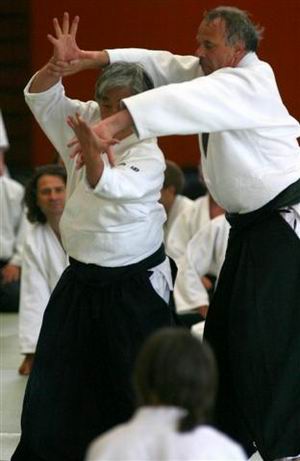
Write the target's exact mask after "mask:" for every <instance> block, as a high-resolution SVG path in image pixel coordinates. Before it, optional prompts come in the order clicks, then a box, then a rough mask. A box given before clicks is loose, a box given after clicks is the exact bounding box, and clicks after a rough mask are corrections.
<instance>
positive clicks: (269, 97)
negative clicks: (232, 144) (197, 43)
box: [123, 61, 298, 139]
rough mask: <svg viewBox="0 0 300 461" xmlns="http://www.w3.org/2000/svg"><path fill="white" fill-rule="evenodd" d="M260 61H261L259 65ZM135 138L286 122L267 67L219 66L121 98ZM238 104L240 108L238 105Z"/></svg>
mask: <svg viewBox="0 0 300 461" xmlns="http://www.w3.org/2000/svg"><path fill="white" fill-rule="evenodd" d="M262 66H264V67H263V68H262ZM123 103H124V104H125V106H126V107H127V109H128V110H129V112H130V114H131V116H132V118H133V120H134V124H135V128H136V131H137V133H138V136H139V138H140V139H146V138H149V137H153V136H168V135H174V134H181V135H187V134H195V133H212V132H218V131H226V130H247V129H255V128H268V127H276V126H278V128H282V127H284V126H286V124H287V121H288V123H289V124H290V125H294V128H295V134H296V132H298V124H297V123H296V120H294V119H293V118H292V117H287V115H288V114H287V110H286V108H285V107H284V105H283V104H282V103H281V100H280V99H279V96H278V89H277V85H276V82H275V78H274V74H273V71H272V69H271V67H270V66H269V65H268V64H266V63H263V62H261V61H258V64H257V65H256V67H255V66H254V68H251V69H248V68H242V67H241V68H239V67H235V68H229V67H227V68H223V69H219V70H217V71H215V72H213V73H212V74H210V75H207V76H204V77H200V78H194V79H193V80H191V81H188V82H182V83H174V84H170V85H165V86H162V87H159V88H155V89H154V90H149V91H146V92H144V93H142V94H138V95H135V96H132V97H130V98H126V99H124V100H123ZM241 108H242V110H241Z"/></svg>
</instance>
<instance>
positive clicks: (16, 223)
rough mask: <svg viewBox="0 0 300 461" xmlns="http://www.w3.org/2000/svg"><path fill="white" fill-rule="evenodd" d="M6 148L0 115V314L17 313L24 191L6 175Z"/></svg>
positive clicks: (23, 230) (6, 141)
mask: <svg viewBox="0 0 300 461" xmlns="http://www.w3.org/2000/svg"><path fill="white" fill-rule="evenodd" d="M8 147H9V144H8V139H7V135H6V131H5V126H4V123H3V120H2V116H1V112H0V197H1V219H0V312H17V311H18V307H19V291H20V273H21V253H22V243H23V238H24V232H25V227H26V223H25V217H24V213H23V196H24V188H23V186H22V185H21V184H20V183H18V182H17V181H15V180H13V179H11V178H10V177H8V174H7V169H6V165H5V161H4V152H5V151H6V150H7V149H8Z"/></svg>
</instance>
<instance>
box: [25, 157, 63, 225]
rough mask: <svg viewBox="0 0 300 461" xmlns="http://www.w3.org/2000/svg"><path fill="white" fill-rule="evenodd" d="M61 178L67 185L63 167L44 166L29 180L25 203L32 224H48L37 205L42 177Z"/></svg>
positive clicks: (37, 169)
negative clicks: (38, 185)
mask: <svg viewBox="0 0 300 461" xmlns="http://www.w3.org/2000/svg"><path fill="white" fill-rule="evenodd" d="M44 175H49V176H59V177H60V178H61V179H62V180H63V182H64V183H65V184H66V183H67V172H66V170H65V168H64V167H63V166H61V165H43V166H40V167H38V168H36V170H35V172H34V174H33V176H32V177H31V178H30V179H29V181H28V183H27V185H26V189H25V196H24V202H25V205H26V207H27V218H28V220H29V221H30V222H31V223H35V222H39V223H42V224H44V223H45V222H47V219H46V216H45V215H44V213H43V212H42V211H41V209H40V207H39V206H38V204H37V183H38V180H39V179H40V177H41V176H44Z"/></svg>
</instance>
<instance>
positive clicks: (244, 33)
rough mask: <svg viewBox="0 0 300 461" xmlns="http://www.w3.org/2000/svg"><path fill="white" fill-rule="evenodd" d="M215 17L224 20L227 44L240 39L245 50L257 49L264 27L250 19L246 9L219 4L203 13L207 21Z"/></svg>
mask: <svg viewBox="0 0 300 461" xmlns="http://www.w3.org/2000/svg"><path fill="white" fill-rule="evenodd" d="M216 18H221V19H223V21H224V22H225V26H226V34H227V42H228V44H230V45H234V44H235V43H236V42H238V41H239V40H242V41H243V42H244V43H245V48H246V50H247V51H256V50H257V47H258V44H259V42H260V40H261V39H262V34H263V31H264V29H263V28H262V27H260V26H259V25H256V24H254V23H253V22H252V21H251V20H250V17H249V13H248V12H247V11H242V10H240V9H239V8H235V7H233V6H219V7H217V8H214V9H212V10H210V11H208V12H205V13H204V20H205V21H207V22H211V21H213V20H214V19H216Z"/></svg>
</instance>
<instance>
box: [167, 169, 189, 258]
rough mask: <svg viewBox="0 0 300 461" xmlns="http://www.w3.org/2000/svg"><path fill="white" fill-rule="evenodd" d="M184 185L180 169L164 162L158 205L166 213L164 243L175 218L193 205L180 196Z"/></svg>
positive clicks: (186, 198) (187, 199)
mask: <svg viewBox="0 0 300 461" xmlns="http://www.w3.org/2000/svg"><path fill="white" fill-rule="evenodd" d="M184 184H185V178H184V174H183V171H182V170H181V168H180V167H179V166H178V165H177V164H176V163H175V162H172V161H171V160H166V169H165V179H164V184H163V187H162V189H161V198H160V203H162V204H163V206H164V208H165V211H166V213H167V221H166V222H165V224H164V240H165V243H166V241H167V238H168V235H169V232H170V229H171V227H172V226H173V224H174V222H175V220H176V218H177V217H178V216H179V215H180V214H181V213H182V212H183V210H189V209H191V207H192V205H193V201H192V200H191V199H189V198H188V197H185V196H184V195H182V190H183V187H184ZM167 253H168V252H167Z"/></svg>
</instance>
